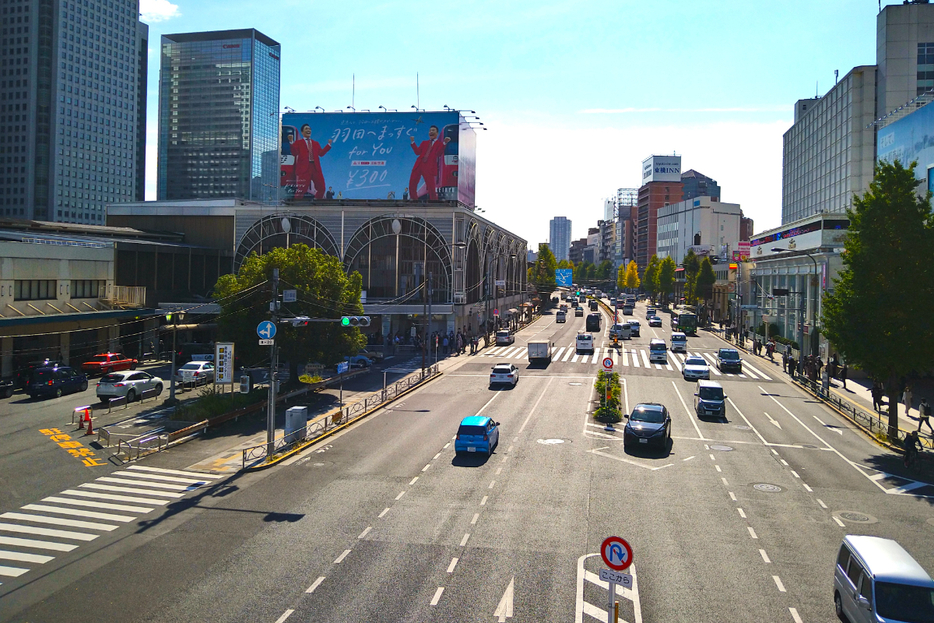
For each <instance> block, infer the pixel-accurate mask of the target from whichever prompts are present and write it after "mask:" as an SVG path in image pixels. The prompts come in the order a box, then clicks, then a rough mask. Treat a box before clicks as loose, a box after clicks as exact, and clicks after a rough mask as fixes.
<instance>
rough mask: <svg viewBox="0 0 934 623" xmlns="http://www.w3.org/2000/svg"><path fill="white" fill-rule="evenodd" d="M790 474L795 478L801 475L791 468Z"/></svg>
mask: <svg viewBox="0 0 934 623" xmlns="http://www.w3.org/2000/svg"><path fill="white" fill-rule="evenodd" d="M791 475H792V476H794V477H795V478H801V476H799V475H798V472H796V471H795V470H791Z"/></svg>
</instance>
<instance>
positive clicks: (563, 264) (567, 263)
mask: <svg viewBox="0 0 934 623" xmlns="http://www.w3.org/2000/svg"><path fill="white" fill-rule="evenodd" d="M558 268H570V269H572V270H573V269H574V262H572V261H571V260H561V261H560V262H558Z"/></svg>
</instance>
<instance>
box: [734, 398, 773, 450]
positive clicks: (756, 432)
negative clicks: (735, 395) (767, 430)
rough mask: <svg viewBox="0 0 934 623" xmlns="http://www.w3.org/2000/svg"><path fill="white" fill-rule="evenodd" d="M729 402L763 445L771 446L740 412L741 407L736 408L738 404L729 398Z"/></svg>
mask: <svg viewBox="0 0 934 623" xmlns="http://www.w3.org/2000/svg"><path fill="white" fill-rule="evenodd" d="M727 400H728V401H729V402H730V404H731V405H733V410H734V411H736V412H737V413H739V416H740V417H741V418H743V421H744V422H746V425H747V426H749V428H750V429H752V432H754V433H755V434H756V437H758V438H759V439H760V440H761V441H762V443H763V444H765V445H769V442H767V441H766V440H765V437H763V436H762V435H760V434H759V431H758V430H757V429H756V427H755V426H753V425H752V422H750V421H749V419H748V418H747V417H746V416H745V415H743V412H742V411H740V410H739V407H737V406H736V403H735V402H733V399H732V398H727Z"/></svg>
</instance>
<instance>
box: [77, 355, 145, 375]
mask: <svg viewBox="0 0 934 623" xmlns="http://www.w3.org/2000/svg"><path fill="white" fill-rule="evenodd" d="M137 363H139V362H138V361H136V359H130V358H129V357H127V356H125V355H124V354H123V353H103V354H101V355H95V356H94V357H92V358H91V360H90V361H85V362H84V363H82V364H81V370H82V372H84V373H85V374H87V375H88V376H95V375H99V376H103V375H105V374H110V373H111V372H116V371H117V370H135V369H136V364H137Z"/></svg>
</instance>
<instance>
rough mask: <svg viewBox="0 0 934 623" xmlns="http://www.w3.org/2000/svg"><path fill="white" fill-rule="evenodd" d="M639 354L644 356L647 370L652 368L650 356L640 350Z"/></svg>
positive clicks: (643, 361) (643, 360)
mask: <svg viewBox="0 0 934 623" xmlns="http://www.w3.org/2000/svg"><path fill="white" fill-rule="evenodd" d="M639 353H640V354H641V355H642V363H644V364H645V367H646V368H651V367H652V364H650V363H649V356H648V354H647V353H646V352H645V351H644V350H640V351H639Z"/></svg>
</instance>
